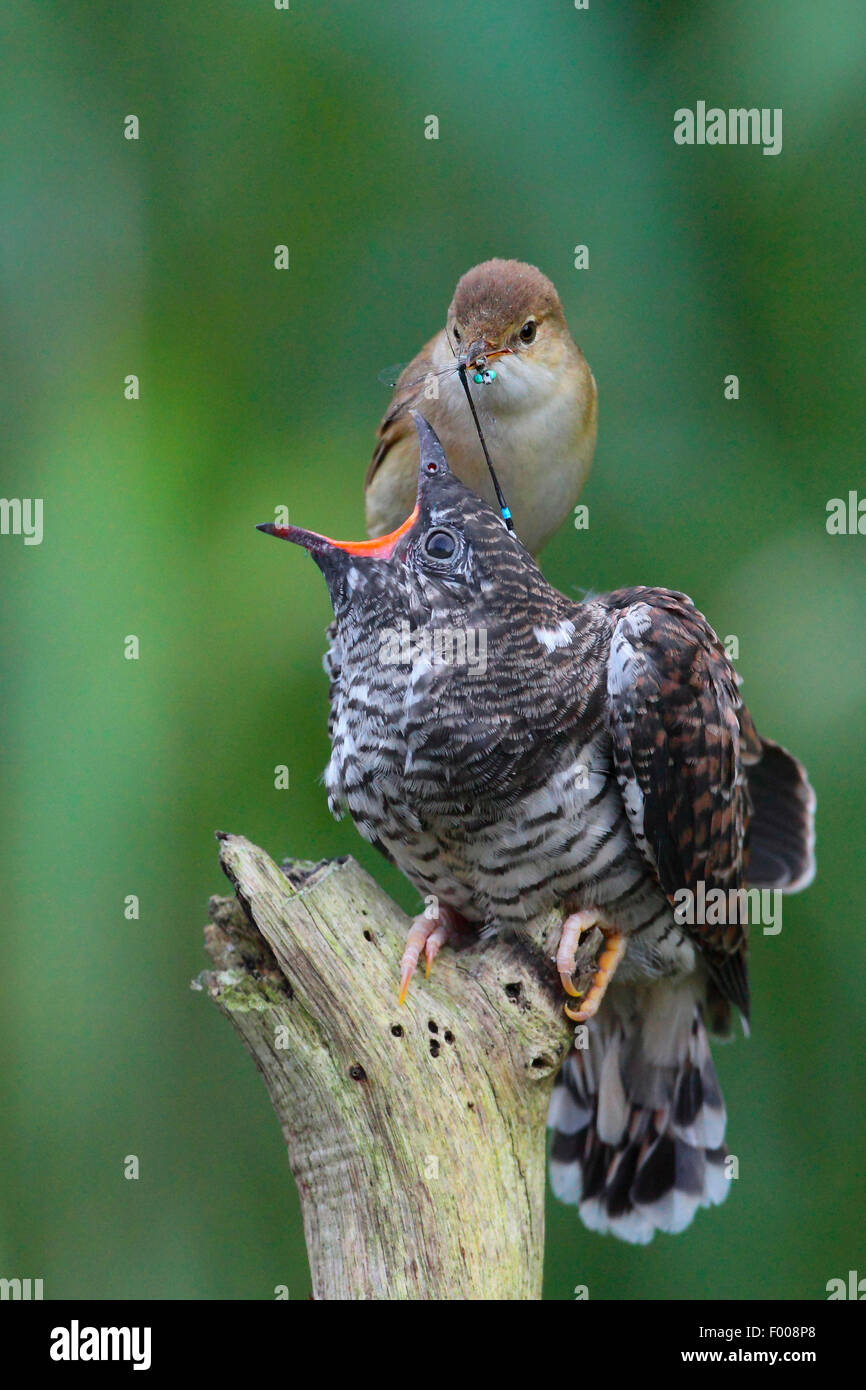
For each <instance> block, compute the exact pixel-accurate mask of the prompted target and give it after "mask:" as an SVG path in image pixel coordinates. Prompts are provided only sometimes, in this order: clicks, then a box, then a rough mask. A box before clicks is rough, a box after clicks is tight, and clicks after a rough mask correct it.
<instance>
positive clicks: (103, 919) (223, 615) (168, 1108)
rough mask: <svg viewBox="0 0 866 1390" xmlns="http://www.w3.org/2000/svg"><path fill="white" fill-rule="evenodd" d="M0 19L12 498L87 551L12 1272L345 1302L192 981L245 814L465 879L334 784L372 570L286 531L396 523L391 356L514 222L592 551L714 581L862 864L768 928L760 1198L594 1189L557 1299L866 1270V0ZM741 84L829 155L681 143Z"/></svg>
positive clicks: (66, 11)
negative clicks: (626, 1233)
mask: <svg viewBox="0 0 866 1390" xmlns="http://www.w3.org/2000/svg"><path fill="white" fill-rule="evenodd" d="M662 10H663V13H662V12H661V11H662ZM0 31H2V49H3V53H4V83H3V95H2V108H0V114H2V119H0V129H2V141H3V146H4V152H3V162H2V184H0V187H2V206H3V234H2V270H3V291H2V311H3V315H4V318H5V331H4V332H3V335H2V349H0V350H2V371H0V394H2V450H3V459H2V479H0V495H3V496H6V497H9V496H20V497H42V498H44V508H45V538H44V542H43V544H42V545H41V546H24V545H23V544H22V541H21V539H20V538H17V539H16V538H13V537H9V536H7V537H2V538H0V558H2V574H3V591H4V603H3V609H2V638H3V645H2V650H3V657H4V660H3V672H2V679H3V689H2V694H3V701H2V707H3V717H4V732H3V826H2V834H3V848H4V861H5V867H4V893H3V897H4V913H3V916H4V929H3V932H2V953H3V958H2V983H3V1001H2V1009H0V1030H2V1050H3V1058H4V1060H3V1065H2V1069H0V1073H2V1080H0V1088H2V1090H0V1130H2V1160H3V1177H2V1209H3V1210H2V1225H0V1274H2V1275H4V1276H7V1277H8V1276H13V1275H17V1276H19V1277H33V1278H37V1277H41V1278H43V1279H44V1280H45V1295H46V1297H75V1298H77V1297H116V1298H126V1297H145V1298H151V1297H154V1298H155V1297H175V1298H204V1297H224V1298H269V1297H272V1291H273V1288H274V1286H275V1285H277V1284H288V1285H289V1288H290V1290H291V1293H292V1296H293V1297H297V1298H305V1297H307V1295H308V1292H309V1276H308V1271H307V1265H306V1257H305V1253H304V1245H303V1239H302V1234H301V1227H300V1217H299V1209H298V1204H297V1199H296V1195H295V1192H294V1187H293V1184H292V1182H291V1178H290V1174H289V1172H288V1168H287V1164H286V1158H285V1153H284V1149H283V1144H282V1141H281V1138H280V1135H279V1132H278V1128H277V1125H276V1123H275V1121H274V1118H273V1116H272V1113H271V1110H270V1107H269V1104H268V1101H267V1098H266V1095H265V1090H264V1087H263V1085H262V1083H261V1081H260V1080H259V1078H258V1076H257V1075H256V1073H255V1070H254V1068H253V1065H252V1063H251V1061H250V1060H249V1059H248V1057H247V1056H246V1054H245V1053H244V1051H243V1050H242V1048H241V1046H240V1044H239V1042H238V1040H237V1039H236V1038H235V1037H234V1035H233V1034H232V1032H231V1030H230V1029H229V1027H228V1026H227V1025H226V1023H225V1022H224V1021H223V1020H222V1019H221V1018H220V1017H219V1016H218V1015H217V1012H216V1010H215V1009H214V1008H213V1007H212V1006H211V1005H209V1004H208V1003H207V1001H206V1000H205V999H204V998H203V996H202V995H200V994H194V993H191V992H190V990H189V980H190V978H191V977H192V976H194V975H195V974H196V973H197V972H198V971H199V970H200V969H201V968H202V967H203V966H204V964H205V963H206V962H205V958H204V955H203V951H202V945H201V927H202V924H203V922H204V920H205V905H206V902H207V898H208V895H209V894H211V893H213V892H218V893H220V892H227V891H228V887H227V884H226V883H225V881H224V880H223V879H222V877H221V874H220V872H219V870H218V868H217V864H216V849H215V844H214V840H213V831H214V830H215V829H217V828H221V829H228V830H232V831H237V832H241V833H243V834H246V835H248V836H250V837H251V838H252V839H254V840H256V841H257V842H258V843H260V844H262V845H263V846H265V847H266V848H267V849H268V850H269V851H270V852H271V853H272V854H274V855H275V856H280V855H281V854H283V853H286V852H292V853H295V854H300V855H304V856H309V857H318V856H323V855H336V854H341V853H345V852H347V851H351V852H352V853H353V854H356V855H357V856H358V858H359V859H360V860H361V861H362V862H363V863H364V864H365V865H367V866H368V867H369V868H370V869H371V870H372V871H373V872H374V873H375V874H376V875H377V876H378V877H379V878H380V880H381V881H382V882H383V883H385V884H386V886H387V887H388V889H389V890H390V891H392V892H394V893H395V895H396V896H398V898H399V899H400V900H401V902H402V903H403V904H404V906H406V907H411V906H413V905H414V901H415V900H414V895H413V893H412V891H411V890H410V889H409V888H408V886H407V885H406V884H405V883H403V882H402V881H400V880H399V879H398V877H397V876H396V874H395V873H394V872H393V871H392V870H390V869H389V868H388V866H386V865H385V864H384V862H382V861H380V860H379V858H378V857H377V856H376V855H375V853H374V852H373V851H372V850H371V849H369V848H368V847H367V846H365V845H364V844H363V843H362V842H361V840H360V838H359V837H358V836H357V834H356V832H355V831H354V829H353V827H352V826H351V824H350V823H348V822H344V823H343V824H340V825H338V824H336V823H335V822H333V821H332V820H331V818H330V816H329V814H328V811H327V807H326V803H325V796H324V793H323V790H322V788H321V785H320V782H319V778H320V773H321V770H322V768H323V766H324V764H325V762H326V759H327V753H328V748H327V739H326V700H327V692H326V685H325V679H324V676H323V673H322V670H321V666H320V661H321V654H322V651H323V647H324V639H323V629H324V627H325V625H326V623H327V621H328V618H329V608H328V600H327V594H326V590H325V586H324V584H323V583H322V580H321V576H320V575H319V573H318V571H317V570H316V569H315V567H314V566H313V565H312V564H310V563H309V562H308V561H307V560H306V559H305V557H304V556H302V555H300V554H297V553H295V552H294V551H289V550H288V549H287V548H286V547H282V546H275V545H273V544H272V543H271V542H270V541H269V540H265V539H264V538H263V537H261V536H260V535H258V534H257V533H256V531H255V530H254V524H255V523H256V522H258V521H262V520H266V519H268V518H269V517H271V516H272V515H273V510H274V507H275V506H276V505H278V504H286V505H288V506H289V507H290V509H291V512H292V517H293V519H294V520H297V521H299V522H303V523H304V524H307V525H310V526H312V527H315V528H317V529H323V530H326V531H328V532H330V533H331V534H336V535H340V534H350V535H351V534H353V533H355V534H358V535H361V534H362V517H363V512H362V502H361V482H362V478H363V474H364V470H365V468H366V464H367V461H368V458H369V455H370V451H371V443H372V437H373V432H374V430H375V427H376V424H377V422H378V420H379V417H380V415H381V413H382V411H383V409H384V407H385V405H386V403H387V398H388V392H387V390H386V388H385V387H383V386H382V385H381V383H380V382H379V380H378V374H379V372H380V371H381V369H382V368H385V367H387V366H388V365H390V364H391V363H394V362H398V361H401V360H403V361H406V360H408V359H409V358H410V357H411V356H412V355H413V354H414V352H415V351H416V350H417V348H418V347H419V346H420V345H421V343H422V341H424V340H425V339H426V337H428V336H429V335H430V334H431V333H433V332H434V331H435V330H436V329H437V328H438V327H439V326H440V325H441V323H442V322H443V318H444V312H445V308H446V306H447V304H448V302H449V300H450V297H451V292H452V289H453V286H454V283H455V281H456V280H457V278H458V276H459V275H460V274H461V273H462V272H463V271H464V270H465V269H467V268H468V267H469V266H470V265H472V264H474V263H476V262H477V261H479V260H483V259H485V258H486V257H488V256H491V255H501V256H516V257H520V258H523V259H526V260H530V261H532V262H534V263H536V264H538V265H539V266H540V267H541V268H542V269H544V270H545V271H546V272H547V273H548V274H549V275H551V276H552V278H553V279H554V281H555V282H556V284H557V286H558V287H559V290H560V293H561V295H562V298H563V301H564V304H565V308H566V313H567V315H568V318H569V322H570V324H571V327H572V330H573V332H574V334H575V337H576V338H577V340H578V342H579V343H580V344H581V346H582V347H583V349H584V351H585V353H586V355H587V357H588V359H589V361H590V363H591V365H592V367H593V369H594V371H595V374H596V378H597V380H598V383H599V392H600V409H601V413H600V433H599V446H598V452H597V455H596V463H595V467H594V470H593V473H592V475H591V477H590V480H589V484H588V486H587V489H586V491H585V493H584V499H583V500H584V501H585V502H587V503H588V505H589V507H590V515H591V525H590V529H589V531H588V532H576V531H574V530H569V529H566V530H564V531H563V532H561V533H560V534H559V535H558V536H557V537H556V538H555V539H554V541H553V542H552V543H551V544H550V546H549V547H548V549H547V551H546V553H545V557H544V564H545V569H546V571H547V573H548V575H549V577H550V578H551V579H552V580H553V581H554V582H555V583H557V584H559V585H560V587H562V588H564V589H565V590H566V591H568V592H573V593H577V592H578V591H579V590H581V589H583V588H587V587H593V588H610V587H616V586H619V585H623V584H631V583H652V584H662V585H670V586H673V587H675V588H681V589H685V590H686V591H687V592H688V593H690V594H691V595H692V596H693V597H694V599H695V601H696V602H697V603H698V605H699V606H700V607H701V608H702V609H703V610H704V611H705V612H706V613H707V615H708V616H709V618H710V620H711V621H712V622H713V624H714V626H715V627H716V628H717V630H718V631H719V632H720V633H721V634H722V635H728V634H735V635H737V636H738V638H739V642H740V657H739V661H738V667H739V669H740V671H741V673H742V675H743V677H744V693H745V695H746V698H747V699H748V701H749V704H750V706H751V708H752V711H753V713H754V715H755V718H756V720H757V722H758V724H759V727H760V728H761V729H762V730H763V731H764V732H765V733H766V734H768V735H772V736H773V737H775V738H777V739H779V740H781V741H783V742H784V743H785V744H787V745H788V746H790V747H791V748H792V749H794V750H795V751H796V752H797V753H798V754H799V755H800V756H801V757H802V758H803V759H804V760H805V762H806V764H807V766H808V768H809V770H810V772H811V774H812V777H813V780H814V783H815V786H816V788H817V791H818V797H819V866H820V871H819V878H818V880H817V882H816V884H815V886H814V887H813V888H812V889H811V890H810V891H809V892H808V893H807V894H806V895H805V896H803V897H800V898H795V899H788V900H787V901H786V905H785V906H786V911H785V918H784V930H783V931H782V933H781V935H780V936H778V937H775V938H773V937H762V936H761V935H760V934H758V935H757V936H756V937H755V940H754V950H753V959H752V973H753V992H754V998H755V1007H754V1026H753V1035H752V1038H751V1040H750V1041H749V1042H745V1041H744V1040H742V1039H740V1040H738V1041H737V1042H736V1043H734V1044H733V1045H731V1046H728V1047H726V1048H719V1049H717V1061H718V1066H719V1070H720V1073H721V1079H722V1082H723V1086H724V1090H725V1094H726V1097H727V1101H728V1111H729V1116H730V1124H729V1141H730V1145H731V1148H732V1150H733V1151H734V1152H735V1153H736V1154H737V1155H738V1156H739V1158H740V1180H739V1182H738V1183H737V1184H736V1185H735V1189H734V1191H733V1192H732V1194H731V1196H730V1199H729V1201H728V1202H727V1204H726V1205H725V1206H724V1207H723V1208H721V1209H718V1210H714V1211H712V1212H709V1213H701V1214H699V1216H698V1217H697V1219H696V1220H695V1223H694V1225H693V1226H692V1228H691V1229H690V1230H689V1231H688V1232H687V1233H686V1234H684V1235H681V1236H678V1237H666V1236H661V1237H658V1238H657V1239H656V1241H655V1243H654V1244H653V1245H652V1246H651V1247H649V1248H631V1247H628V1246H625V1245H621V1244H618V1243H615V1242H613V1241H611V1240H610V1239H604V1238H601V1237H598V1236H595V1235H592V1234H590V1233H588V1232H587V1231H585V1230H584V1229H583V1227H582V1225H581V1224H580V1222H579V1220H578V1217H577V1215H576V1213H575V1212H574V1211H572V1210H569V1209H566V1208H563V1207H560V1206H558V1205H556V1204H555V1203H553V1202H552V1201H551V1204H550V1209H549V1242H548V1254H547V1265H546V1270H547V1277H546V1293H547V1295H548V1296H549V1297H551V1298H569V1297H571V1296H572V1290H573V1288H574V1286H575V1285H576V1284H588V1285H589V1288H590V1296H591V1297H592V1298H602V1297H621V1298H643V1297H663V1298H688V1297H697V1298H705V1297H711V1296H717V1297H722V1298H732V1299H744V1298H764V1297H783V1298H791V1297H799V1296H805V1297H807V1298H820V1297H823V1296H825V1294H824V1289H825V1285H826V1282H827V1280H828V1279H830V1278H832V1277H835V1276H838V1275H845V1274H846V1272H847V1270H848V1269H849V1268H859V1269H860V1272H861V1273H866V1268H864V1260H866V1250H864V1245H863V1239H862V1236H863V1229H864V1218H866V1195H864V1180H863V1170H864V1138H866V1119H864V1106H863V1094H864V1082H866V1061H864V1046H863V1044H864V1036H863V1027H862V1020H863V1012H864V1011H863V1004H862V995H863V981H864V957H866V946H864V941H866V932H864V930H863V928H864V912H863V905H862V888H861V883H862V872H863V854H864V848H866V846H864V832H863V824H864V817H866V769H864V759H863V727H864V718H866V659H864V652H866V536H838V537H836V536H829V535H828V534H827V532H826V529H825V516H826V512H825V509H826V504H827V501H828V499H829V498H831V497H834V496H846V495H847V493H848V490H849V489H851V488H856V487H857V486H858V485H859V486H860V487H861V489H862V490H863V493H864V494H866V470H864V467H863V425H864V405H863V397H864V373H866V284H864V278H863V249H864V226H866V217H864V212H863V202H862V198H863V193H862V190H863V185H864V173H866V170H864V157H863V111H864V95H866V93H864V77H863V74H864V60H866V9H864V8H863V6H862V5H861V4H859V3H855V2H854V0H850V3H841V0H836V2H835V3H834V0H830V2H829V3H825V4H822V5H820V6H819V5H816V4H814V3H813V2H812V0H808V3H807V0H768V2H765V3H763V4H762V5H760V6H753V5H749V4H746V3H744V2H743V3H722V2H721V0H715V3H712V4H709V3H703V4H702V3H696V0H681V3H668V4H666V5H665V6H664V7H659V6H658V5H657V4H654V3H649V0H646V2H645V3H631V4H628V5H625V4H621V5H618V6H611V5H605V4H602V3H600V0H599V2H598V3H597V0H592V4H591V8H590V10H589V11H588V12H578V11H576V10H575V9H574V7H573V4H572V3H571V0H556V3H545V4H527V3H522V4H521V3H516V0H497V3H495V4H493V5H490V4H488V5H481V6H475V7H467V6H466V5H465V4H462V3H455V0H439V3H436V4H428V5H419V4H415V5H409V6H407V5H406V4H395V3H391V0H388V2H387V3H385V0H378V3H376V4H375V5H363V6H362V5H359V4H357V3H354V4H353V3H349V0H344V2H343V3H331V4H326V3H314V2H313V0H292V9H291V11H289V12H287V13H286V12H280V11H275V10H274V8H273V5H272V3H271V0H212V2H211V3H209V4H198V5H182V4H180V3H146V2H145V0H125V3H123V4H117V3H116V0H111V3H108V0H106V2H105V3H97V0H89V3H77V4H74V5H70V4H67V3H60V0H41V3H39V4H38V5H36V4H33V3H24V2H23V0H7V3H6V4H5V5H4V7H3V11H2V18H0ZM699 99H702V100H706V101H707V102H708V104H710V105H713V104H719V105H722V106H725V107H727V106H729V105H732V106H740V105H758V106H769V107H782V108H783V111H784V128H783V129H784V148H783V151H782V153H781V155H780V156H779V157H778V158H768V157H764V156H763V155H762V154H761V151H760V149H758V148H736V147H735V148H680V147H678V146H676V145H675V144H674V141H673V112H674V110H675V108H677V107H680V106H686V105H687V106H692V107H694V105H695V103H696V101H697V100H699ZM130 113H134V114H136V115H138V117H139V119H140V124H141V138H140V139H139V140H138V142H131V141H127V140H125V139H124V138H123V119H124V116H126V115H127V114H130ZM428 114H436V115H438V116H439V119H440V139H439V140H438V142H433V141H427V140H425V139H424V135H423V132H424V117H425V116H426V115H428ZM278 243H285V244H287V245H288V246H289V248H290V256H291V268H290V269H289V271H287V272H278V271H276V270H275V269H274V265H273V250H274V246H275V245H276V244H278ZM578 243H586V244H587V245H588V246H589V248H590V268H589V270H587V271H577V270H575V269H574V267H573V247H574V246H575V245H576V244H578ZM730 372H734V373H736V374H738V376H739V378H740V393H741V394H740V400H739V401H737V402H730V401H726V400H725V399H724V397H723V378H724V376H725V375H726V374H728V373H730ZM129 373H136V374H138V375H139V377H140V381H141V399H140V400H139V401H138V402H135V401H127V400H125V399H124V391H123V383H124V378H125V377H126V375H127V374H129ZM131 633H134V634H136V635H137V636H138V637H139V640H140V644H141V656H140V659H139V660H138V661H126V660H124V658H123V641H124V637H125V636H126V635H127V634H131ZM281 763H285V764H288V766H289V768H290V771H291V789H290V790H289V791H282V792H280V791H276V790H275V789H274V767H275V766H276V765H277V764H281ZM131 893H135V894H138V895H139V897H140V902H141V919H140V921H138V922H134V921H133V922H130V921H126V920H125V919H124V911H123V908H124V898H125V897H126V895H127V894H131ZM133 1153H134V1154H137V1155H139V1157H140V1160H141V1178H140V1180H139V1181H138V1182H130V1181H126V1180H124V1177H123V1159H124V1156H125V1155H127V1154H133Z"/></svg>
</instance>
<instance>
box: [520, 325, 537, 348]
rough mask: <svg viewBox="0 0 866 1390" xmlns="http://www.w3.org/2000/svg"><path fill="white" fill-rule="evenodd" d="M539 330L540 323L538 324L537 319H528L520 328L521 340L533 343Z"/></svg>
mask: <svg viewBox="0 0 866 1390" xmlns="http://www.w3.org/2000/svg"><path fill="white" fill-rule="evenodd" d="M537 332H538V325H537V324H536V322H535V319H527V320H526V323H525V324H524V325H523V327H522V328H521V330H520V341H521V342H523V343H531V342H532V341H533V339H534V338H535V335H536V333H537Z"/></svg>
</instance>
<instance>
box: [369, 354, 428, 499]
mask: <svg viewBox="0 0 866 1390" xmlns="http://www.w3.org/2000/svg"><path fill="white" fill-rule="evenodd" d="M440 337H441V331H440V333H437V334H436V336H435V337H433V338H431V339H430V341H429V343H427V344H425V346H424V347H422V349H421V351H420V352H419V353H418V356H417V357H415V358H413V359H412V361H411V362H410V363H409V364H408V366H406V367H404V368H403V370H402V372H401V373H400V375H399V377H398V378H397V381H396V384H395V386H394V394H393V396H392V397H391V404H390V405H389V406H388V409H387V410H386V412H385V414H384V416H383V417H382V422H381V424H380V425H379V428H378V430H377V431H376V447H375V449H374V450H373V457H372V459H371V460H370V467H369V468H368V469H367V476H366V478H365V479H364V488H365V490H366V489H367V488H368V487H369V486H370V484H371V482H372V481H373V478H374V476H375V474H376V471H377V469H378V468H379V465H380V464H381V463H382V461H383V459H384V458H385V455H386V454H387V453H388V450H389V449H390V448H392V446H393V445H394V444H396V443H397V441H398V440H400V439H403V438H405V436H406V435H409V434H411V435H413V436H414V434H415V426H414V425H413V424H412V417H411V416H410V414H409V411H410V410H411V409H412V407H413V406H415V405H417V404H418V402H419V401H420V400H421V399H422V396H423V394H424V383H425V380H426V378H427V374H428V373H429V372H432V371H434V367H433V349H434V348H435V346H436V343H437V342H438V340H439V338H440Z"/></svg>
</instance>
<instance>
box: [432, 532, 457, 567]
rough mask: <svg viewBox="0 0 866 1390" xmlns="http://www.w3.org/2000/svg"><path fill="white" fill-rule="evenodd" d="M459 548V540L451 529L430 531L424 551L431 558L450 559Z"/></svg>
mask: <svg viewBox="0 0 866 1390" xmlns="http://www.w3.org/2000/svg"><path fill="white" fill-rule="evenodd" d="M456 549H457V541H456V539H455V538H454V536H453V535H452V534H451V532H450V531H440V530H439V529H438V528H437V529H436V530H435V531H428V532H427V535H426V536H425V538H424V553H425V555H429V556H430V559H431V560H450V559H451V556H452V555H453V554H454V551H455V550H456Z"/></svg>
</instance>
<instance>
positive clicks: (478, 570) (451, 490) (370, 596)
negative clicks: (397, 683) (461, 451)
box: [259, 411, 546, 621]
mask: <svg viewBox="0 0 866 1390" xmlns="http://www.w3.org/2000/svg"><path fill="white" fill-rule="evenodd" d="M412 416H413V419H414V422H415V428H416V430H417V431H418V437H419V442H420V464H419V470H418V497H417V502H416V504H415V509H414V511H413V512H412V514H411V516H409V517H407V519H406V521H404V522H403V525H402V526H399V527H398V528H397V530H396V531H392V532H391V534H390V535H387V536H380V537H378V538H377V539H375V540H366V541H336V540H332V539H331V538H330V537H329V536H320V535H318V534H317V533H316V532H314V531H305V530H303V529H302V528H301V527H299V526H275V525H272V524H271V523H267V524H265V525H262V526H260V527H259V530H260V531H267V532H268V533H269V534H270V535H272V536H279V537H281V538H282V539H283V540H287V541H293V542H294V543H295V544H296V545H301V546H303V547H304V548H305V549H306V550H308V551H309V553H310V554H311V555H312V557H313V559H314V560H315V561H316V564H317V565H318V566H319V568H320V569H321V571H322V573H323V574H324V576H325V580H326V581H327V585H328V590H329V592H330V595H331V602H332V604H333V608H334V613H335V615H336V617H337V619H338V621H339V620H341V619H342V618H344V617H345V616H347V615H348V614H349V613H350V612H351V613H353V615H358V616H360V613H361V611H364V610H366V611H367V612H368V613H370V614H371V615H373V614H375V616H376V617H377V618H378V620H380V621H388V620H389V619H390V618H392V617H394V616H397V615H404V614H406V615H409V616H412V615H414V616H415V617H416V618H420V617H421V614H422V612H423V611H424V610H427V611H428V612H432V613H434V614H437V615H438V616H440V617H441V616H442V615H443V614H444V613H447V612H463V613H465V612H466V611H468V610H473V609H476V608H477V607H478V606H479V605H480V604H484V603H485V602H490V603H492V604H493V606H494V607H495V606H496V601H497V596H502V597H503V598H504V597H506V596H508V597H510V598H511V599H512V600H517V601H518V602H519V601H520V596H521V594H524V593H525V594H527V595H529V594H531V593H533V592H537V591H538V588H539V586H540V585H541V586H544V587H546V585H544V581H543V579H542V577H541V573H540V571H539V570H538V567H537V566H536V564H535V561H534V560H533V559H532V557H531V556H530V554H529V552H528V551H527V550H526V549H525V548H524V546H523V545H522V544H521V543H520V541H519V540H518V539H517V537H516V536H515V535H514V534H513V533H511V532H509V531H508V530H507V529H506V527H505V525H504V523H503V521H502V519H501V518H500V516H499V514H498V513H497V512H496V511H494V509H493V508H492V507H491V506H490V505H489V504H488V503H487V502H485V501H484V500H483V499H482V498H480V497H479V496H478V495H477V493H474V492H472V491H471V490H470V489H469V488H467V487H466V486H465V485H464V484H463V483H462V482H461V481H460V479H459V478H457V477H456V476H455V475H454V474H453V473H452V472H451V470H450V468H449V467H448V461H447V459H446V458H445V453H444V451H443V449H442V445H441V444H440V442H439V440H438V438H437V436H436V434H435V432H434V430H433V429H432V427H431V426H430V425H429V424H428V422H427V421H426V420H425V419H424V418H423V416H421V415H419V414H418V413H417V412H416V411H413V412H412Z"/></svg>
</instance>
